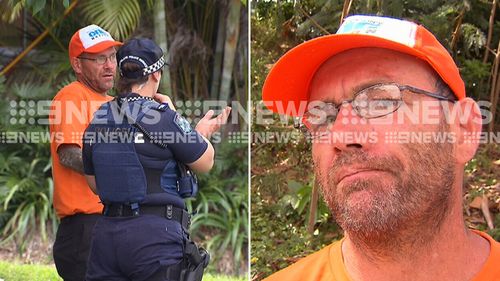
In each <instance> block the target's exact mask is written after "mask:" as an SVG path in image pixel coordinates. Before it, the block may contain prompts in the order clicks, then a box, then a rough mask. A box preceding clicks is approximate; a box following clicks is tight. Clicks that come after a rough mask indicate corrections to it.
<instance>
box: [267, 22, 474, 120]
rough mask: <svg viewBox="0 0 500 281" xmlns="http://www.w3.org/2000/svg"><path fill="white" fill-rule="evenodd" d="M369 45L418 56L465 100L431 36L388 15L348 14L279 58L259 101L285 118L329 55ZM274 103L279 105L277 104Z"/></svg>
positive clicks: (461, 87) (306, 96)
mask: <svg viewBox="0 0 500 281" xmlns="http://www.w3.org/2000/svg"><path fill="white" fill-rule="evenodd" d="M365 47H375V48H384V49H390V50H394V51H398V52H401V53H406V54H409V55H412V56H415V57H417V58H420V59H422V60H424V61H426V62H427V63H429V65H430V66H431V67H432V68H433V69H434V70H435V71H436V72H437V73H438V74H439V76H441V78H442V79H443V81H444V82H445V83H446V84H448V86H449V87H450V88H451V90H452V91H453V92H454V93H455V95H456V96H457V98H458V99H459V100H460V99H463V98H464V97H465V85H464V82H463V80H462V78H461V77H460V73H459V71H458V68H457V66H456V64H455V62H454V61H453V58H452V57H451V56H450V54H449V53H448V51H447V50H446V49H445V48H444V47H443V45H441V43H439V41H438V40H437V39H436V37H434V35H433V34H432V33H431V32H430V31H428V30H427V29H425V28H424V27H423V26H421V25H418V24H416V23H413V22H409V21H404V20H399V19H393V18H388V17H377V16H364V15H356V16H350V17H348V18H346V19H345V21H344V22H343V23H342V25H341V26H340V28H339V30H338V31H337V33H336V34H333V35H327V36H321V37H318V38H315V39H312V40H309V41H306V42H304V43H302V44H300V45H298V46H296V47H295V48H293V49H291V50H290V51H288V52H287V53H286V54H284V55H283V56H282V57H281V58H280V59H279V60H278V62H277V63H276V64H275V65H274V66H273V68H272V69H271V71H270V72H269V74H268V75H267V78H266V81H265V83H264V87H263V89H262V100H263V101H264V102H265V105H266V106H267V107H268V108H269V109H270V110H272V111H274V112H277V113H280V114H287V115H290V116H297V115H300V112H298V110H297V109H299V108H300V104H301V102H306V103H307V101H308V99H309V85H310V83H311V80H312V78H313V76H314V74H315V73H316V71H317V70H318V68H319V67H320V66H321V64H322V63H323V62H325V61H326V60H327V59H329V58H330V57H332V56H334V55H336V54H338V53H340V52H343V51H346V50H350V49H356V48H365ZM277 102H280V103H281V104H280V105H279V106H276V105H277ZM292 105H293V106H295V110H290V108H289V107H290V106H292Z"/></svg>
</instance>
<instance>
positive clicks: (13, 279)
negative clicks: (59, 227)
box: [0, 261, 246, 281]
mask: <svg viewBox="0 0 500 281" xmlns="http://www.w3.org/2000/svg"><path fill="white" fill-rule="evenodd" d="M216 280H217V281H244V280H246V278H244V277H232V276H223V275H214V274H205V276H204V277H203V281H216ZM0 281H62V279H61V278H60V277H59V275H57V271H56V268H55V267H54V266H50V265H37V264H17V263H9V262H4V261H0Z"/></svg>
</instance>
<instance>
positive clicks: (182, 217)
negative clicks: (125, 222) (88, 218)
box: [102, 204, 191, 232]
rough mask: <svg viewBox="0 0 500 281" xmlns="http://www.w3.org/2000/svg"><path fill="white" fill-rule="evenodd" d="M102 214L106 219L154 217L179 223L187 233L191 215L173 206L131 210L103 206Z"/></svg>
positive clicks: (119, 206) (145, 206) (118, 205)
mask: <svg viewBox="0 0 500 281" xmlns="http://www.w3.org/2000/svg"><path fill="white" fill-rule="evenodd" d="M102 214H103V215H104V216H106V217H133V216H140V215H156V216H160V217H164V218H167V219H169V220H174V221H177V222H179V223H180V224H181V225H182V228H184V231H186V232H187V231H188V229H189V226H190V225H191V215H190V214H189V213H188V212H187V211H186V210H185V209H182V208H179V207H175V206H173V205H162V206H148V205H142V206H139V207H138V208H135V209H132V207H131V206H130V205H126V204H105V205H104V209H103V212H102Z"/></svg>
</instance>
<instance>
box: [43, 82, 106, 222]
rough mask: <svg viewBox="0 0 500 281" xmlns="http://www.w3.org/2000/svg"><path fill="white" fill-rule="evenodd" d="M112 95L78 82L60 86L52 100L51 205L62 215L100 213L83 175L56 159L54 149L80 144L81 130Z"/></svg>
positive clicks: (96, 198) (50, 120)
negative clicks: (52, 193)
mask: <svg viewBox="0 0 500 281" xmlns="http://www.w3.org/2000/svg"><path fill="white" fill-rule="evenodd" d="M111 99H112V97H111V96H104V95H101V94H99V93H96V92H94V91H92V90H91V89H89V88H87V87H86V86H85V85H83V84H82V83H80V82H73V83H71V84H69V85H67V86H66V87H64V88H62V89H61V90H60V91H59V92H58V93H57V95H56V96H55V97H54V99H53V100H52V104H51V110H50V115H49V129H50V133H51V134H52V136H53V138H51V143H50V152H51V154H52V177H53V178H54V208H55V209H56V213H57V215H58V216H59V217H60V218H62V217H65V216H69V215H74V214H76V213H84V214H94V213H101V211H102V208H103V206H102V204H101V203H100V202H99V201H100V200H99V197H98V196H97V195H95V194H94V193H93V192H92V190H90V188H89V186H88V184H87V181H86V180H85V177H84V176H83V175H81V174H79V173H78V172H76V171H74V170H72V169H69V168H67V167H64V166H63V165H61V163H60V162H59V155H58V154H57V149H58V148H59V146H60V145H61V144H75V145H78V146H79V147H80V148H81V147H82V137H83V132H84V131H85V129H86V128H87V126H88V124H89V123H90V121H92V117H93V115H94V112H95V111H96V110H97V109H98V108H99V107H100V106H101V105H102V104H103V103H105V102H107V101H109V100H111Z"/></svg>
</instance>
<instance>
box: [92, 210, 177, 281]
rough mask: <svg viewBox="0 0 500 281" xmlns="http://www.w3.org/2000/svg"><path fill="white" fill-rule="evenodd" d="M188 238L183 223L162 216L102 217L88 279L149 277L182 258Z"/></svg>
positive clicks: (113, 280) (95, 232) (136, 280)
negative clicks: (185, 240) (185, 241)
mask: <svg viewBox="0 0 500 281" xmlns="http://www.w3.org/2000/svg"><path fill="white" fill-rule="evenodd" d="M185 238H186V235H185V233H184V231H183V230H182V227H181V224H180V223H179V222H176V221H172V220H168V219H166V218H163V217H160V216H155V215H141V216H136V217H102V218H100V219H99V221H98V222H97V224H96V226H95V227H94V230H93V233H92V245H91V249H90V257H89V260H88V265H87V275H86V280H87V281H104V280H106V281H125V280H127V281H128V280H130V281H143V280H148V278H149V277H150V276H151V275H152V274H154V273H155V272H156V271H158V270H159V269H160V267H162V266H167V265H172V264H176V263H179V262H180V261H181V260H182V257H183V247H184V239H185Z"/></svg>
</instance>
